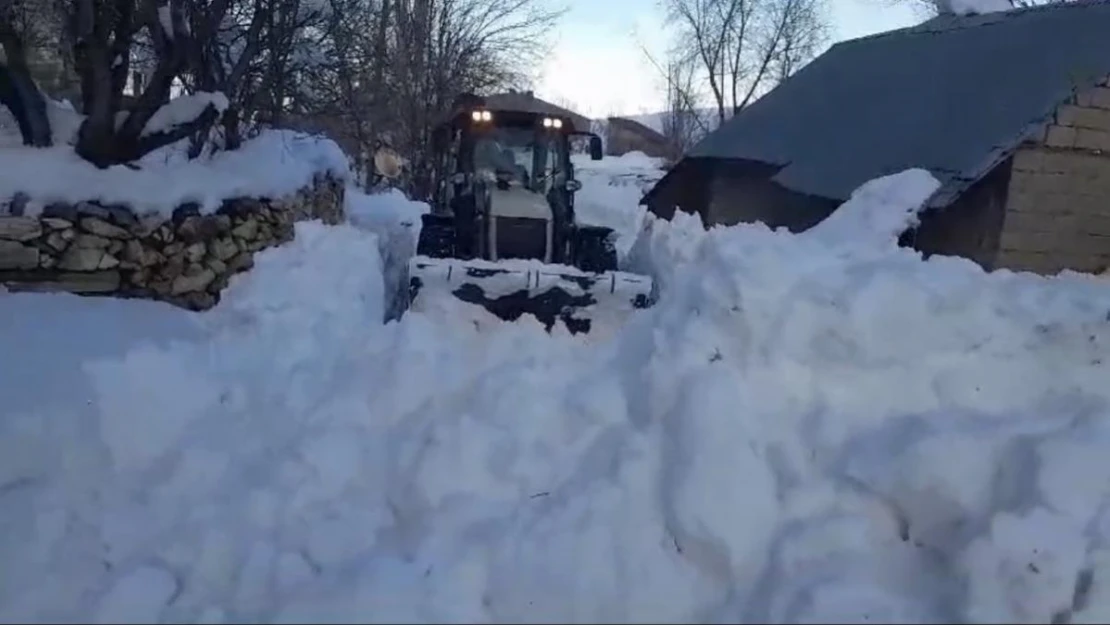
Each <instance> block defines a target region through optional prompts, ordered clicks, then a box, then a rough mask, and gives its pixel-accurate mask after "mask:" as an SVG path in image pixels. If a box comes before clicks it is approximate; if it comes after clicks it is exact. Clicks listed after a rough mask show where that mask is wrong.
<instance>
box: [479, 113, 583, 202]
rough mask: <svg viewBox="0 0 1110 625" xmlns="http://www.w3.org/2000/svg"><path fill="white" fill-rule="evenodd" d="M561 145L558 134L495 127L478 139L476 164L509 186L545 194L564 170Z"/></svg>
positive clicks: (509, 127) (532, 129) (518, 127)
mask: <svg viewBox="0 0 1110 625" xmlns="http://www.w3.org/2000/svg"><path fill="white" fill-rule="evenodd" d="M561 145H562V144H561V143H560V141H559V137H558V135H553V134H549V133H542V132H538V131H537V130H535V129H534V128H532V127H522V126H516V127H514V126H500V127H494V128H491V129H489V130H488V131H486V132H483V133H482V134H481V135H480V136H479V137H478V138H477V141H476V142H475V145H474V165H475V168H476V169H477V170H479V171H481V170H488V171H492V172H493V173H494V174H495V175H496V176H497V179H498V180H499V181H503V182H507V183H508V184H509V185H510V186H520V187H523V188H525V189H530V190H532V191H538V192H543V191H545V190H546V189H547V187H548V186H549V185H550V182H551V179H552V178H553V177H554V176H553V174H557V173H560V171H561V169H562V160H561V158H560V157H561V154H560V146H561Z"/></svg>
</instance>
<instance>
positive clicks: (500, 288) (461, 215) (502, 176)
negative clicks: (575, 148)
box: [408, 93, 653, 333]
mask: <svg viewBox="0 0 1110 625" xmlns="http://www.w3.org/2000/svg"><path fill="white" fill-rule="evenodd" d="M560 113H562V115H560ZM573 123H574V122H573V120H572V119H571V118H570V116H567V115H566V111H563V110H562V109H557V108H555V107H551V106H550V105H546V103H544V102H542V101H540V100H535V99H533V98H531V97H530V96H529V95H527V94H519V93H510V94H503V95H501V96H490V97H488V98H479V97H477V96H471V95H467V96H463V97H461V98H459V99H458V100H457V101H456V106H455V107H454V109H453V111H452V113H451V114H450V116H449V118H448V119H447V120H446V121H445V122H444V123H442V124H440V125H439V126H437V127H436V128H435V130H434V131H433V136H432V152H433V156H434V158H435V164H434V172H433V177H434V186H433V188H434V189H435V191H434V193H435V195H434V198H433V201H432V210H431V212H430V213H428V214H425V215H423V216H422V228H421V231H420V236H419V239H418V242H417V249H416V255H415V256H414V257H413V258H412V259H411V260H410V261H409V266H408V271H409V292H408V296H409V302H410V305H413V304H415V303H416V302H417V301H418V298H419V297H421V296H422V295H423V294H426V293H427V292H428V291H429V290H435V291H440V292H442V291H447V292H450V293H451V294H452V295H453V296H454V297H456V298H458V299H460V300H463V301H465V302H469V303H471V304H477V305H480V306H482V307H484V308H485V309H486V310H488V311H489V312H491V313H493V314H494V315H496V316H497V317H499V318H501V319H504V320H507V321H512V320H515V319H517V318H518V317H520V316H521V315H524V314H531V315H533V316H535V317H536V318H537V319H538V320H539V321H540V322H541V323H543V324H544V326H545V327H546V328H547V329H548V330H549V331H550V329H551V327H552V325H554V324H555V322H556V320H561V321H562V322H563V323H564V325H565V326H566V327H567V329H568V330H570V331H571V332H572V333H579V332H588V331H589V330H590V325H591V324H590V315H591V314H592V312H595V311H596V312H602V311H605V312H609V311H612V310H613V309H627V310H632V309H637V308H646V307H647V306H649V305H650V304H651V302H652V297H653V293H652V286H653V282H652V280H651V278H649V277H646V276H641V275H636V274H631V273H625V272H621V271H618V270H617V254H616V250H615V249H614V247H613V241H612V239H613V232H612V230H611V229H609V228H603V227H598V226H590V225H584V224H580V223H578V222H577V221H576V219H575V212H574V194H575V192H576V191H578V190H579V189H580V188H581V186H582V185H581V183H580V182H579V181H577V180H575V178H574V168H573V165H572V163H571V158H570V155H571V146H572V142H573V141H575V140H577V141H583V142H585V143H586V144H588V146H589V151H590V157H591V158H592V159H593V160H600V159H601V158H602V154H601V139H600V138H599V137H598V136H597V135H595V134H593V133H590V132H588V130H579V129H577V128H575V127H574V125H573Z"/></svg>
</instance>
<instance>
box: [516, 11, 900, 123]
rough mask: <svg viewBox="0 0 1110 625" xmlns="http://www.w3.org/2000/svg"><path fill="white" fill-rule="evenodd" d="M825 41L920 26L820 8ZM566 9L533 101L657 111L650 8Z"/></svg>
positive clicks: (658, 21) (660, 42) (656, 20)
mask: <svg viewBox="0 0 1110 625" xmlns="http://www.w3.org/2000/svg"><path fill="white" fill-rule="evenodd" d="M825 1H826V2H827V3H828V5H827V7H828V9H827V10H828V15H829V18H830V20H831V26H832V40H833V41H839V40H841V39H851V38H854V37H862V36H865V35H870V34H873V33H877V32H882V31H885V30H890V29H893V28H901V27H903V26H909V25H911V24H914V23H917V22H919V21H921V17H920V15H919V14H918V13H916V12H915V11H914V10H913V9H911V8H909V7H908V6H905V5H898V4H895V3H893V2H891V0H825ZM562 4H563V5H564V6H568V7H569V11H568V13H567V14H566V15H565V16H564V17H563V19H562V22H561V23H560V26H559V29H558V31H557V32H556V33H554V35H553V37H552V43H553V44H554V47H553V51H552V54H551V56H550V57H549V58H548V61H547V63H546V65H545V66H544V68H543V70H542V75H541V77H540V80H539V83H538V84H537V85H536V95H538V96H540V97H544V98H561V99H566V100H569V101H570V102H572V103H574V104H575V105H576V108H577V110H578V111H579V112H581V113H583V114H585V115H589V116H591V117H602V116H606V115H635V114H639V113H647V112H655V111H658V110H660V109H661V108H662V100H663V98H662V87H663V83H662V79H661V76H660V74H659V71H658V70H657V69H655V68H654V67H653V66H652V65H651V63H650V62H648V61H647V59H646V57H645V55H644V53H643V51H642V49H641V47H640V46H641V44H642V45H643V46H646V47H647V48H648V49H649V50H650V51H651V52H652V54H653V55H654V56H655V57H656V58H658V59H661V57H662V51H663V49H664V48H665V45H666V35H665V33H664V24H663V21H662V11H661V10H660V9H659V3H658V0H562Z"/></svg>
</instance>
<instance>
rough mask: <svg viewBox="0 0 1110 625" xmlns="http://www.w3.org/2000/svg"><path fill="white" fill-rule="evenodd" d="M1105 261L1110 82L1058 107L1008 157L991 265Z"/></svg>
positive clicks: (1070, 265)
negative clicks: (1008, 171) (1041, 128)
mask: <svg viewBox="0 0 1110 625" xmlns="http://www.w3.org/2000/svg"><path fill="white" fill-rule="evenodd" d="M1108 265H1110V86H1107V84H1106V83H1104V84H1103V85H1102V86H1099V87H1096V88H1094V89H1091V90H1089V91H1086V92H1083V93H1080V94H1078V95H1077V96H1076V97H1074V98H1072V99H1071V100H1070V101H1068V102H1067V103H1065V104H1063V105H1061V106H1060V107H1059V108H1058V109H1057V111H1056V112H1055V115H1054V116H1053V119H1052V120H1051V121H1050V123H1049V124H1048V125H1047V127H1046V128H1045V129H1044V132H1043V133H1042V134H1041V135H1040V136H1037V137H1035V138H1034V139H1033V140H1032V141H1029V142H1027V143H1026V144H1024V145H1023V146H1022V147H1021V148H1020V149H1019V150H1018V151H1017V152H1016V153H1015V154H1014V158H1013V168H1012V171H1011V176H1010V184H1009V188H1008V192H1007V203H1006V216H1005V221H1004V223H1003V225H1002V234H1001V237H1000V241H999V253H998V259H997V263H996V266H998V267H1007V268H1011V269H1015V270H1026V271H1035V272H1038V273H1045V274H1051V273H1056V272H1058V271H1060V270H1062V269H1074V270H1076V271H1089V272H1098V271H1102V270H1103V269H1105V268H1106V267H1107V266H1108Z"/></svg>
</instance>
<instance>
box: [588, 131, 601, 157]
mask: <svg viewBox="0 0 1110 625" xmlns="http://www.w3.org/2000/svg"><path fill="white" fill-rule="evenodd" d="M603 156H604V154H603V153H602V151H601V137H599V136H597V135H592V136H591V137H590V160H591V161H600V160H601V159H602V157H603Z"/></svg>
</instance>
